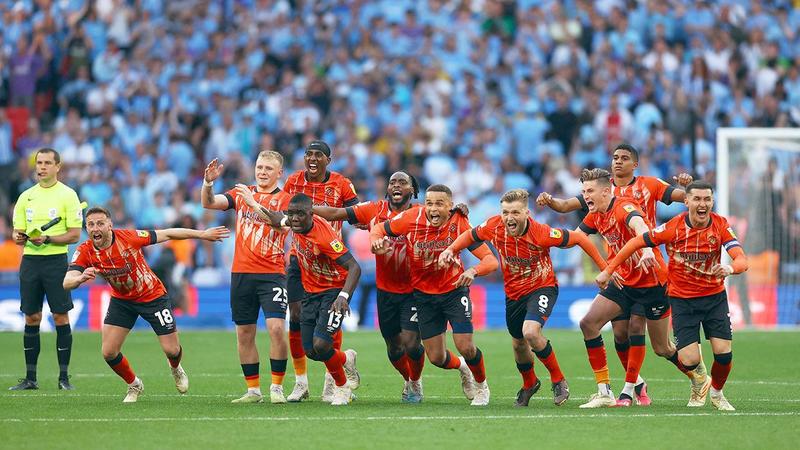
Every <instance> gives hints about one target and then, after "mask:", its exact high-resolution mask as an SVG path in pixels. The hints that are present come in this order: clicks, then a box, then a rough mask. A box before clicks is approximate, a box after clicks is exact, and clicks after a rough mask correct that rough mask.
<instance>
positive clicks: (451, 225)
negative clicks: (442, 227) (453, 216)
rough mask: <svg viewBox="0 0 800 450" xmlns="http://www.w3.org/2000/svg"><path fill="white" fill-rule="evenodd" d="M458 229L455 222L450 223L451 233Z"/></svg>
mask: <svg viewBox="0 0 800 450" xmlns="http://www.w3.org/2000/svg"><path fill="white" fill-rule="evenodd" d="M457 229H458V228H457V227H456V224H454V223H451V224H450V232H451V233H455V232H456V230H457Z"/></svg>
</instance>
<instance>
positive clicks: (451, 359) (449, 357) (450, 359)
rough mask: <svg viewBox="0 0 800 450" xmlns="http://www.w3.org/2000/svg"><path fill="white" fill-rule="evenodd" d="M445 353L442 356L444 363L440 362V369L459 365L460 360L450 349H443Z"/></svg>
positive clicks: (456, 367)
mask: <svg viewBox="0 0 800 450" xmlns="http://www.w3.org/2000/svg"><path fill="white" fill-rule="evenodd" d="M445 351H446V352H447V353H446V354H445V357H444V364H442V369H458V368H459V367H461V360H459V359H458V356H456V354H455V353H453V352H451V351H450V350H445Z"/></svg>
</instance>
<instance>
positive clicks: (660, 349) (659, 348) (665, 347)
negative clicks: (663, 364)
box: [651, 341, 675, 358]
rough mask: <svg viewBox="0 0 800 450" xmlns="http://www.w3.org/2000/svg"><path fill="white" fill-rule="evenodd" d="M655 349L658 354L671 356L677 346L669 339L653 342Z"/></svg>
mask: <svg viewBox="0 0 800 450" xmlns="http://www.w3.org/2000/svg"><path fill="white" fill-rule="evenodd" d="M651 342H652V341H651ZM653 351H654V352H655V353H656V355H658V356H660V357H662V358H669V357H670V356H672V355H673V354H675V347H674V346H673V345H670V342H669V341H667V342H666V343H656V342H653Z"/></svg>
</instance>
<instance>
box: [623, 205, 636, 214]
mask: <svg viewBox="0 0 800 450" xmlns="http://www.w3.org/2000/svg"><path fill="white" fill-rule="evenodd" d="M622 209H624V210H625V211H627V212H629V213H632V212H634V211H636V207H635V206H633V205H625V206H623V207H622Z"/></svg>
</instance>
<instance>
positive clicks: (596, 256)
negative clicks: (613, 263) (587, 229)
mask: <svg viewBox="0 0 800 450" xmlns="http://www.w3.org/2000/svg"><path fill="white" fill-rule="evenodd" d="M576 244H577V245H579V246H580V247H581V248H582V249H583V251H584V253H586V254H587V255H589V257H590V258H592V261H594V263H595V265H596V266H597V267H598V268H599V269H600V270H603V269H605V268H606V266H607V265H608V264H607V263H606V261H605V260H604V259H603V257H602V256H600V252H599V251H597V247H595V246H594V244H592V241H590V240H589V237H588V236H586V235H585V234H583V233H569V240H568V241H567V245H566V247H572V246H574V245H576Z"/></svg>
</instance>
